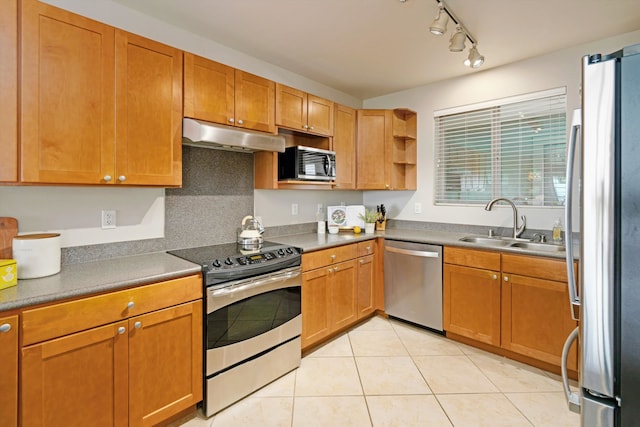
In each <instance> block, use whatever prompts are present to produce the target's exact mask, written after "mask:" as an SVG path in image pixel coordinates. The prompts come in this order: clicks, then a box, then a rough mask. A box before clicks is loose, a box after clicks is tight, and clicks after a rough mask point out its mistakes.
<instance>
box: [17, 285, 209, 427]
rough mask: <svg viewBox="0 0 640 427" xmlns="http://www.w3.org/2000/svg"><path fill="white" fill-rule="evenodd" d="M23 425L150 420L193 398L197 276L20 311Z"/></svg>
mask: <svg viewBox="0 0 640 427" xmlns="http://www.w3.org/2000/svg"><path fill="white" fill-rule="evenodd" d="M22 316H23V317H22V319H23V322H22V345H23V347H22V351H21V355H22V365H21V389H20V396H21V400H20V402H21V419H22V423H23V425H24V426H31V425H39V426H57V425H75V424H81V423H82V422H86V420H91V422H92V425H96V426H101V425H104V426H120V425H122V426H127V425H130V426H150V425H155V424H157V423H158V422H160V421H163V420H166V419H168V418H170V417H171V416H173V415H175V414H177V413H179V412H181V411H183V410H185V409H187V408H189V407H190V406H194V405H195V404H196V403H197V402H199V401H200V400H201V399H202V279H201V276H200V275H193V276H188V277H183V278H178V279H173V280H169V281H165V282H160V283H154V284H150V285H144V286H140V287H136V288H131V289H126V290H122V291H117V292H112V293H107V294H103V295H98V296H94V297H87V298H82V299H78V300H72V301H67V302H63V303H58V304H53V305H49V306H44V307H39V308H34V309H27V310H25V311H24V312H23V313H22Z"/></svg>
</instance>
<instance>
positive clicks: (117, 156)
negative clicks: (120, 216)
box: [20, 0, 182, 186]
mask: <svg viewBox="0 0 640 427" xmlns="http://www.w3.org/2000/svg"><path fill="white" fill-rule="evenodd" d="M21 25H22V29H21V32H20V41H21V44H20V45H21V66H20V79H21V85H20V90H21V104H20V134H21V137H20V140H21V155H20V165H21V168H20V170H21V172H20V173H21V176H20V181H22V182H25V183H49V184H117V185H158V186H179V185H180V184H181V181H182V177H181V173H182V166H181V162H182V151H181V137H182V131H181V123H182V51H180V50H178V49H175V48H172V47H169V46H166V45H163V44H160V43H157V42H154V41H152V40H148V39H145V38H142V37H139V36H136V35H133V34H129V33H127V32H125V31H121V30H118V29H115V28H113V27H111V26H109V25H106V24H103V23H100V22H96V21H93V20H91V19H88V18H85V17H82V16H79V15H76V14H73V13H71V12H67V11H65V10H62V9H58V8H56V7H54V6H50V5H47V4H45V3H41V2H39V1H36V0H22V11H21Z"/></svg>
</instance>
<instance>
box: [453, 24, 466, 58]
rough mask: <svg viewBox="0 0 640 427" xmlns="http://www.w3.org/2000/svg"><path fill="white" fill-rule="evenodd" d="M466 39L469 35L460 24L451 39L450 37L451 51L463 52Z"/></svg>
mask: <svg viewBox="0 0 640 427" xmlns="http://www.w3.org/2000/svg"><path fill="white" fill-rule="evenodd" d="M466 40H467V35H466V34H465V33H464V31H463V30H462V27H461V26H460V25H458V26H456V32H455V33H453V34H452V35H451V39H449V50H450V51H451V52H462V51H463V50H464V43H465V41H466Z"/></svg>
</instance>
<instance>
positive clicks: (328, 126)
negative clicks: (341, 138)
mask: <svg viewBox="0 0 640 427" xmlns="http://www.w3.org/2000/svg"><path fill="white" fill-rule="evenodd" d="M333 124H334V103H333V101H330V100H328V99H324V98H320V97H318V96H315V95H311V94H309V93H306V92H303V91H301V90H298V89H295V88H292V87H289V86H285V85H283V84H280V83H277V84H276V125H277V126H280V127H284V128H287V129H291V130H294V131H298V132H305V133H312V134H316V135H323V136H333Z"/></svg>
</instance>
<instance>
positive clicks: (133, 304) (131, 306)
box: [127, 301, 136, 310]
mask: <svg viewBox="0 0 640 427" xmlns="http://www.w3.org/2000/svg"><path fill="white" fill-rule="evenodd" d="M135 305H136V303H135V302H133V301H129V302H128V303H127V309H128V310H131V309H132V308H133V307H135Z"/></svg>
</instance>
